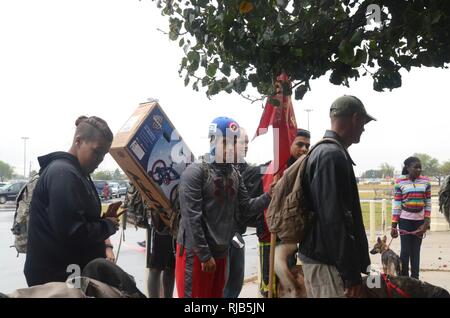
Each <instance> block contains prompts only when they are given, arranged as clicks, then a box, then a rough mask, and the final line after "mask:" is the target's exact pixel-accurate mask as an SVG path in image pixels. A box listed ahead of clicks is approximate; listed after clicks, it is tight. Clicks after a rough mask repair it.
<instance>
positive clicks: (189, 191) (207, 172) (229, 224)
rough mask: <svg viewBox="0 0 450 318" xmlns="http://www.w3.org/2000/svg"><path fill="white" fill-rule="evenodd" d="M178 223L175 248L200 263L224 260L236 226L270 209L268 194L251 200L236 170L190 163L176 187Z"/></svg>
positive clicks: (223, 165) (218, 165)
mask: <svg viewBox="0 0 450 318" xmlns="http://www.w3.org/2000/svg"><path fill="white" fill-rule="evenodd" d="M179 187H180V188H179V193H180V208H181V221H180V228H179V231H178V238H177V241H178V244H180V245H182V246H183V247H184V248H187V249H188V250H191V251H193V252H194V253H195V254H196V255H197V256H198V257H199V258H200V261H201V262H206V261H207V260H208V259H210V258H211V257H214V258H223V257H225V256H226V255H227V252H228V246H229V243H230V241H231V239H232V238H233V235H234V230H235V225H236V223H237V224H245V222H246V221H247V220H248V219H249V218H252V217H254V216H255V215H256V214H258V213H264V209H266V208H267V207H268V206H269V203H270V196H269V195H268V194H267V193H264V194H262V195H261V196H259V197H257V198H254V199H251V198H250V197H249V195H248V192H247V189H246V187H245V185H244V182H243V179H242V177H241V175H240V174H239V172H238V170H237V169H236V168H235V167H233V165H232V164H216V163H212V164H206V163H193V164H191V165H190V166H188V167H187V168H186V170H185V171H184V172H183V174H182V176H181V180H180V185H179Z"/></svg>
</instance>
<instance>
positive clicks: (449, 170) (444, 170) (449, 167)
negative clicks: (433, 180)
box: [440, 160, 450, 176]
mask: <svg viewBox="0 0 450 318" xmlns="http://www.w3.org/2000/svg"><path fill="white" fill-rule="evenodd" d="M440 170H441V174H442V175H443V176H450V160H448V161H446V162H444V163H443V164H442V165H441V169H440Z"/></svg>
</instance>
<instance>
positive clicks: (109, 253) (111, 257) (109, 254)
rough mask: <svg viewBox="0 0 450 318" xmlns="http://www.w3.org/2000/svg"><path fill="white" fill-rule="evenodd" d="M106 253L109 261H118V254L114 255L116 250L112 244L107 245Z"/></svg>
mask: <svg viewBox="0 0 450 318" xmlns="http://www.w3.org/2000/svg"><path fill="white" fill-rule="evenodd" d="M105 254H106V259H107V260H108V261H110V262H113V263H114V262H115V261H116V256H115V255H114V251H113V249H112V248H111V247H110V246H107V247H106V251H105Z"/></svg>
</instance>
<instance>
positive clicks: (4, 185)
mask: <svg viewBox="0 0 450 318" xmlns="http://www.w3.org/2000/svg"><path fill="white" fill-rule="evenodd" d="M7 186H9V183H7V182H0V191H1V190H3V188H6V187H7Z"/></svg>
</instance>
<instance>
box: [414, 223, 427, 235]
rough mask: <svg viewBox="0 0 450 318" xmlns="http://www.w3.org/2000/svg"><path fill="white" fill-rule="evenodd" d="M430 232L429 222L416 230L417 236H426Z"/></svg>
mask: <svg viewBox="0 0 450 318" xmlns="http://www.w3.org/2000/svg"><path fill="white" fill-rule="evenodd" d="M427 230H428V222H425V223H424V224H422V225H421V226H419V227H418V229H417V230H416V233H417V235H424V234H425V233H426V232H427Z"/></svg>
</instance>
